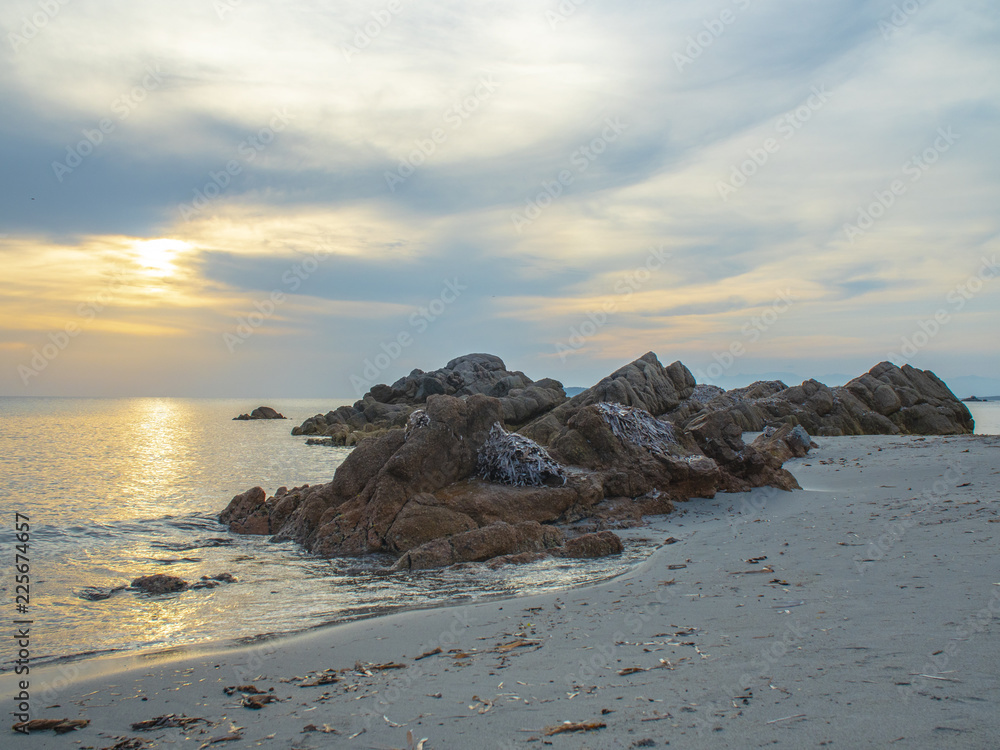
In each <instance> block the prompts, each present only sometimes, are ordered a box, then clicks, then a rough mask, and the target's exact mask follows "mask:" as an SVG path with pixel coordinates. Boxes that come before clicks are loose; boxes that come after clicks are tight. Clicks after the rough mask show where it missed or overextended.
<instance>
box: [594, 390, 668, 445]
mask: <svg viewBox="0 0 1000 750" xmlns="http://www.w3.org/2000/svg"><path fill="white" fill-rule="evenodd" d="M597 408H598V410H599V411H600V412H601V416H602V417H604V421H605V422H607V423H608V426H609V427H610V428H611V432H613V433H614V435H615V437H616V438H618V439H619V440H621V441H622V442H623V443H631V444H633V445H638V446H640V447H642V448H645V449H646V450H648V451H650V452H652V453H660V454H666V453H668V452H669V451H667V450H666V445H667V444H673V445H677V436H676V435H675V434H674V428H673V425H671V424H668V423H667V422H661V421H660V420H659V419H657V418H656V417H654V416H653V415H652V414H650V413H649V412H648V411H645V410H644V409H638V408H635V407H632V406H622V405H621V404H609V403H607V402H601V403H599V404H598V405H597Z"/></svg>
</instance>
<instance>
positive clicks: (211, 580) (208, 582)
mask: <svg viewBox="0 0 1000 750" xmlns="http://www.w3.org/2000/svg"><path fill="white" fill-rule="evenodd" d="M223 583H236V577H235V576H234V575H233V574H232V573H216V574H215V575H214V576H202V577H201V580H200V581H196V582H195V583H194V584H193V585H192V586H191V588H192V589H214V588H215V587H216V586H219V585H220V584H223Z"/></svg>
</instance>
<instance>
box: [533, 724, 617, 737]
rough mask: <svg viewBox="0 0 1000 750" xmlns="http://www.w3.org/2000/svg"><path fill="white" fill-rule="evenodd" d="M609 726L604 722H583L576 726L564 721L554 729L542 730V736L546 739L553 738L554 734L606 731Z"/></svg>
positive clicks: (546, 728)
mask: <svg viewBox="0 0 1000 750" xmlns="http://www.w3.org/2000/svg"><path fill="white" fill-rule="evenodd" d="M606 726H607V724H605V723H604V722H603V721H581V722H580V723H578V724H574V723H573V722H571V721H564V722H563V723H562V724H556V725H555V726H553V727H545V729H543V730H542V734H544V735H545V736H546V737H551V736H552V735H554V734H562V733H563V732H593V731H596V730H598V729H604V728H605V727H606Z"/></svg>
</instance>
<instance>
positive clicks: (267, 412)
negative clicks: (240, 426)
mask: <svg viewBox="0 0 1000 750" xmlns="http://www.w3.org/2000/svg"><path fill="white" fill-rule="evenodd" d="M249 419H285V417H284V416H283V415H281V414H279V413H278V412H277V411H275V410H274V409H272V408H271V407H270V406H258V407H257V408H256V409H254V410H253V411H252V412H250V413H249V414H240V415H239V416H238V417H233V421H234V422H245V421H247V420H249Z"/></svg>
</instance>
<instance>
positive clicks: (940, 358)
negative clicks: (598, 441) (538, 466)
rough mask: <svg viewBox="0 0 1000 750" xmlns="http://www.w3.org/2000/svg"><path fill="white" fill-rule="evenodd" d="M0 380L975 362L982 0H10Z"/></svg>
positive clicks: (230, 388) (982, 338)
mask: <svg viewBox="0 0 1000 750" xmlns="http://www.w3.org/2000/svg"><path fill="white" fill-rule="evenodd" d="M0 31H2V36H3V38H2V39H0V101H2V102H3V117H2V118H0V165H2V170H3V172H2V173H3V180H2V183H0V269H2V274H0V305H2V309H0V313H2V315H0V365H2V366H0V394H4V395H178V396H184V395H190V396H197V395H205V396H247V397H249V396H258V395H259V396H287V397H291V396H303V397H306V396H308V397H313V396H323V397H331V398H353V397H355V396H356V395H357V391H358V389H361V388H363V386H364V385H365V384H367V383H369V382H371V381H375V382H382V381H387V382H392V381H393V380H395V379H396V378H398V377H400V376H401V375H404V374H406V373H408V372H409V371H410V370H411V369H413V368H415V367H420V368H422V369H425V370H429V369H435V368H437V367H440V366H442V365H443V364H444V363H445V362H447V361H448V360H449V359H450V358H452V357H454V356H457V355H460V354H463V353H467V352H472V351H485V352H491V353H495V354H499V355H500V356H502V357H503V358H504V359H505V361H506V362H507V364H508V366H509V367H511V369H520V370H523V371H525V372H526V373H527V374H528V375H530V376H532V377H535V378H540V377H545V376H551V377H556V378H559V379H561V380H563V382H565V383H567V384H568V385H589V384H591V383H593V382H595V381H596V380H597V379H599V378H600V377H601V376H603V375H604V374H606V373H608V372H610V371H611V370H613V369H615V368H616V367H618V366H620V365H621V364H623V363H625V362H628V361H630V360H632V359H634V358H635V357H637V356H640V355H642V354H643V353H644V352H646V351H649V350H653V351H655V352H657V353H658V354H659V356H660V358H661V361H663V362H664V363H669V362H671V361H674V360H675V359H680V360H681V361H683V362H685V363H686V364H687V365H688V366H689V367H690V368H691V370H692V371H693V372H695V373H696V374H698V375H699V380H702V381H710V382H713V381H715V382H722V383H731V382H734V381H736V380H740V379H744V380H746V381H749V380H751V379H753V375H755V374H759V373H766V372H776V371H780V372H787V373H792V374H795V375H796V376H798V377H801V378H805V377H812V376H817V377H821V376H827V375H834V374H843V375H850V376H853V375H856V374H860V373H861V372H863V371H865V370H867V369H868V368H870V367H871V366H872V365H874V364H875V363H877V362H879V361H881V360H884V359H888V358H892V359H893V361H896V362H897V363H899V364H902V363H903V362H909V363H911V364H913V365H914V366H917V367H922V368H931V369H934V370H935V371H936V372H938V373H939V374H941V375H942V376H943V377H945V378H946V379H948V378H949V377H957V376H961V375H970V374H972V375H981V376H987V377H990V376H992V377H996V376H997V373H998V372H1000V346H998V345H997V321H998V314H1000V279H994V278H992V277H993V276H997V275H1000V267H997V266H996V265H995V264H996V262H997V261H996V259H997V255H998V253H1000V238H998V230H1000V211H998V206H1000V180H998V177H997V169H998V166H1000V163H998V158H997V157H998V153H1000V127H998V125H1000V116H998V115H1000V113H998V103H1000V96H998V94H1000V7H998V6H997V5H996V3H995V2H992V0H965V1H962V0H956V1H955V2H951V1H949V2H945V0H924V1H923V2H917V0H907V2H891V1H890V0H843V1H842V2H836V3H832V2H829V0H799V1H798V2H777V1H768V0H710V1H709V2H706V1H705V0H659V1H658V2H640V1H639V0H634V1H629V2H623V0H614V1H612V0H563V2H561V3H560V2H557V0H551V1H549V0H540V1H537V0H535V1H530V2H522V0H503V1H502V2H500V1H496V2H493V1H487V0H461V1H459V0H441V1H439V2H433V3H432V2H416V0H390V1H389V2H385V1H384V0H374V1H373V2H351V1H350V0H344V1H342V2H338V3H324V2H316V1H315V0H311V1H306V2H298V3H278V2H273V0H171V2H170V3H162V2H156V3H154V2H150V1H149V0H102V1H101V2H88V1H87V0H42V1H39V0H6V1H5V2H4V3H3V5H2V6H0Z"/></svg>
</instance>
